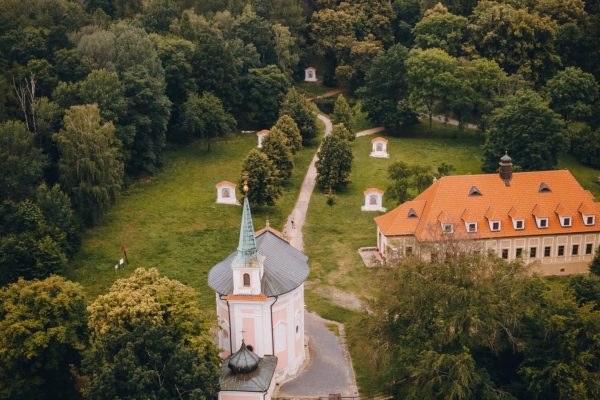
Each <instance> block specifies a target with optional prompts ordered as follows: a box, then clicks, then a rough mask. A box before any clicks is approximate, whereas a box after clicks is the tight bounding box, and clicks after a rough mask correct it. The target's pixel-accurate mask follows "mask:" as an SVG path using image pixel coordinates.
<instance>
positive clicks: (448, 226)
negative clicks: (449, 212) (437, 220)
mask: <svg viewBox="0 0 600 400" xmlns="http://www.w3.org/2000/svg"><path fill="white" fill-rule="evenodd" d="M442 229H443V231H444V233H452V232H453V231H454V227H453V226H452V224H442Z"/></svg>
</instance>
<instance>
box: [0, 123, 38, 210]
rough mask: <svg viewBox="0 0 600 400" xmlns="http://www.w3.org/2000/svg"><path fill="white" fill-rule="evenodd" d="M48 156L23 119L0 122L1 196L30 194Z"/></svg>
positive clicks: (19, 197) (29, 195)
mask: <svg viewBox="0 0 600 400" xmlns="http://www.w3.org/2000/svg"><path fill="white" fill-rule="evenodd" d="M47 165H48V158H47V157H46V155H44V154H43V153H42V150H41V149H40V148H38V147H37V146H36V144H35V136H34V134H33V133H31V132H29V131H28V130H27V127H26V126H25V124H24V123H22V122H19V121H6V122H4V123H1V124H0V170H1V171H2V174H0V193H1V195H0V199H6V198H12V199H15V200H19V199H22V198H26V197H31V195H33V193H35V189H36V187H37V185H38V183H39V182H40V181H41V180H42V178H43V176H44V168H45V167H46V166H47Z"/></svg>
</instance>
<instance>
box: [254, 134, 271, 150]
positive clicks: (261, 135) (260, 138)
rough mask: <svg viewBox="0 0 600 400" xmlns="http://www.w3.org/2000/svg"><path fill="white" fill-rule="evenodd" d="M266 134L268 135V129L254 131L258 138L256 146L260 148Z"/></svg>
mask: <svg viewBox="0 0 600 400" xmlns="http://www.w3.org/2000/svg"><path fill="white" fill-rule="evenodd" d="M267 136H269V130H268V129H263V130H262V131H258V132H256V137H257V138H258V145H257V146H256V147H258V148H259V149H262V143H263V140H265V138H266V137H267Z"/></svg>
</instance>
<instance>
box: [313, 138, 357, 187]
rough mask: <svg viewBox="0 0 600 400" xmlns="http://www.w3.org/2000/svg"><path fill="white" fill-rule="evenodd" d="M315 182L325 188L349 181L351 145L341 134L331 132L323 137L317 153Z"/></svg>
mask: <svg viewBox="0 0 600 400" xmlns="http://www.w3.org/2000/svg"><path fill="white" fill-rule="evenodd" d="M317 157H318V160H317V163H316V164H315V166H316V168H317V183H318V184H319V186H321V187H322V188H325V189H334V188H340V187H343V186H346V185H347V184H348V183H350V172H351V171H352V158H353V156H352V146H351V145H350V142H349V141H348V139H347V138H346V137H345V136H344V135H342V134H333V133H332V134H331V135H328V136H327V137H325V139H323V143H322V144H321V148H320V149H319V151H318V153H317Z"/></svg>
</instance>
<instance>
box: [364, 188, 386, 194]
mask: <svg viewBox="0 0 600 400" xmlns="http://www.w3.org/2000/svg"><path fill="white" fill-rule="evenodd" d="M369 193H379V194H383V193H384V192H383V190H381V189H377V188H368V189H365V191H364V192H363V194H369Z"/></svg>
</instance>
